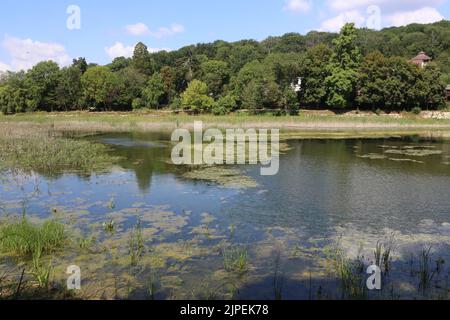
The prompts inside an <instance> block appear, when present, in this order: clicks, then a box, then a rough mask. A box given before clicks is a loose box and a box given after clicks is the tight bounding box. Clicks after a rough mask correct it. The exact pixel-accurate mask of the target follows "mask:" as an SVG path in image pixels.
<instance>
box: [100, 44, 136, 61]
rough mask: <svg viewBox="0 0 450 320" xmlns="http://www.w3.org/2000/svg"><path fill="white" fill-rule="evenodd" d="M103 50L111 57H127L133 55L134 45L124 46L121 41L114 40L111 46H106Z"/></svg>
mask: <svg viewBox="0 0 450 320" xmlns="http://www.w3.org/2000/svg"><path fill="white" fill-rule="evenodd" d="M105 51H106V53H107V54H108V56H109V57H110V58H111V59H114V58H117V57H125V58H129V57H131V56H133V51H134V47H133V46H125V45H124V44H123V43H121V42H116V43H115V44H114V45H112V46H111V47H106V48H105Z"/></svg>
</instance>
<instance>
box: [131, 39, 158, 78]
mask: <svg viewBox="0 0 450 320" xmlns="http://www.w3.org/2000/svg"><path fill="white" fill-rule="evenodd" d="M132 64H133V66H134V67H135V68H136V69H137V70H138V71H139V72H141V73H143V74H146V75H151V74H153V72H155V64H154V61H153V59H152V56H151V55H150V52H148V47H147V46H146V45H145V44H143V43H142V42H139V43H138V44H137V45H136V47H135V48H134V53H133V58H132Z"/></svg>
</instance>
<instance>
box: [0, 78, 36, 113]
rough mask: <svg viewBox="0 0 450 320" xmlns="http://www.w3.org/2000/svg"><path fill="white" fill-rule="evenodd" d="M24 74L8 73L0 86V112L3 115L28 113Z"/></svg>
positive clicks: (28, 101) (28, 102)
mask: <svg viewBox="0 0 450 320" xmlns="http://www.w3.org/2000/svg"><path fill="white" fill-rule="evenodd" d="M29 104H30V99H29V96H28V89H27V87H26V84H25V72H23V71H21V72H17V73H8V75H7V76H6V78H5V79H4V80H3V81H2V84H1V85H0V110H1V112H2V113H4V114H14V113H19V112H25V111H29V109H28V106H29Z"/></svg>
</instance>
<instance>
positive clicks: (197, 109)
mask: <svg viewBox="0 0 450 320" xmlns="http://www.w3.org/2000/svg"><path fill="white" fill-rule="evenodd" d="M181 99H182V106H183V107H184V109H185V110H186V111H190V112H193V113H206V112H209V111H211V108H212V107H213V105H214V99H213V98H211V97H210V96H208V86H207V85H206V83H204V82H201V81H199V80H194V81H192V82H191V83H190V84H189V86H188V87H187V89H186V91H185V92H183V93H182V94H181Z"/></svg>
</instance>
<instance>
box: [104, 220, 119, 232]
mask: <svg viewBox="0 0 450 320" xmlns="http://www.w3.org/2000/svg"><path fill="white" fill-rule="evenodd" d="M103 230H104V231H105V232H107V233H114V232H115V231H116V222H115V221H114V220H112V219H111V220H110V221H108V222H103Z"/></svg>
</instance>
